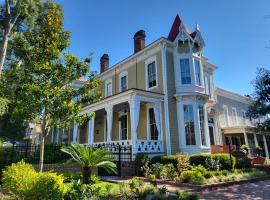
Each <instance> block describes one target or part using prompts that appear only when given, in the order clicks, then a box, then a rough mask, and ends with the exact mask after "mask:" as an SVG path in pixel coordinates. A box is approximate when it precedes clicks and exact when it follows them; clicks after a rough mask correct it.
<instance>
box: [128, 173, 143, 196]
mask: <svg viewBox="0 0 270 200" xmlns="http://www.w3.org/2000/svg"><path fill="white" fill-rule="evenodd" d="M129 187H130V190H131V191H132V192H133V193H135V194H139V193H141V192H142V190H143V187H144V182H143V181H142V180H141V179H139V178H138V177H134V178H132V179H131V181H130V183H129Z"/></svg>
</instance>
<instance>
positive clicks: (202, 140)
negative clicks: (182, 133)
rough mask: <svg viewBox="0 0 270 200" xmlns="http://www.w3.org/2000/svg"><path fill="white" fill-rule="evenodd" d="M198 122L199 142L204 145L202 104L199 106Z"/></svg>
mask: <svg viewBox="0 0 270 200" xmlns="http://www.w3.org/2000/svg"><path fill="white" fill-rule="evenodd" d="M198 109H199V120H200V121H199V122H200V133H201V142H202V145H203V146H206V139H205V128H204V125H205V124H204V110H203V106H201V105H200V106H199V107H198Z"/></svg>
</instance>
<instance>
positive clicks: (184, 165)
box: [177, 155, 189, 173]
mask: <svg viewBox="0 0 270 200" xmlns="http://www.w3.org/2000/svg"><path fill="white" fill-rule="evenodd" d="M177 169H178V172H179V173H181V172H183V171H187V170H189V156H188V155H179V156H178V157H177Z"/></svg>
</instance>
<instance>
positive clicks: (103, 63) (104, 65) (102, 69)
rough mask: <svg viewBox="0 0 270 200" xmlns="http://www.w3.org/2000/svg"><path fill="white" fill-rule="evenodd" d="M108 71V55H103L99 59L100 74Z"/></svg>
mask: <svg viewBox="0 0 270 200" xmlns="http://www.w3.org/2000/svg"><path fill="white" fill-rule="evenodd" d="M108 69H109V55H108V54H103V56H101V58H100V73H103V72H105V71H107V70H108Z"/></svg>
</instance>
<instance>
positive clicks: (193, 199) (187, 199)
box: [176, 191, 199, 200]
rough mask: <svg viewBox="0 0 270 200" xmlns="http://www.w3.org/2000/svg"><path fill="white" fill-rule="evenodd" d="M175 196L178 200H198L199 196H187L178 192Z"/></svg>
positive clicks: (185, 193)
mask: <svg viewBox="0 0 270 200" xmlns="http://www.w3.org/2000/svg"><path fill="white" fill-rule="evenodd" d="M176 195H177V197H178V200H198V199H199V196H198V195H196V194H189V193H187V192H179V191H176Z"/></svg>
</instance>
